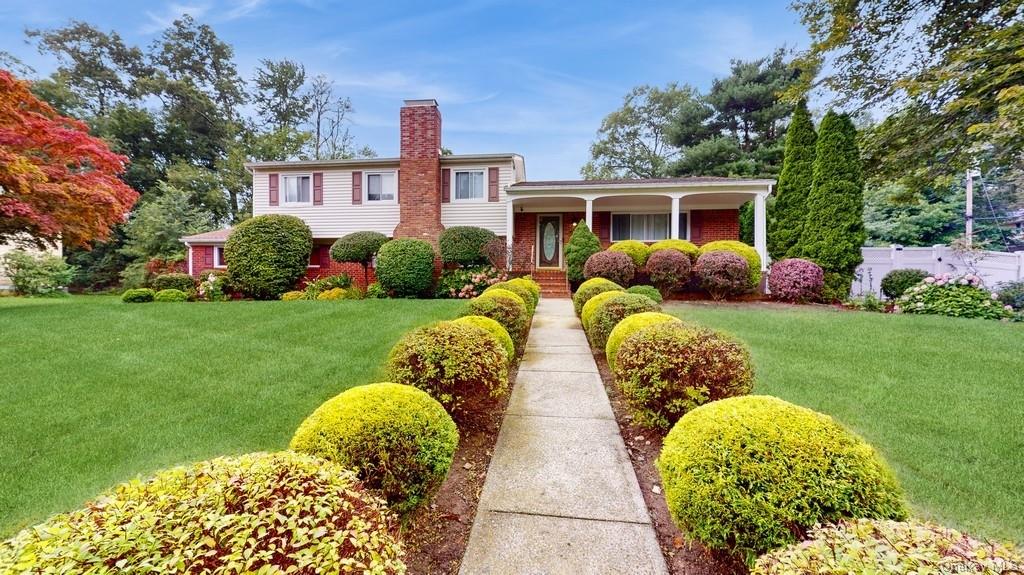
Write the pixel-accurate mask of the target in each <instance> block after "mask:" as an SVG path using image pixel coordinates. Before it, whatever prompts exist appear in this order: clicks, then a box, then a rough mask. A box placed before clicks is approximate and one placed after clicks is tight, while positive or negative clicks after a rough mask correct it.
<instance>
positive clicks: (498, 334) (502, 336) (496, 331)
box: [453, 315, 516, 362]
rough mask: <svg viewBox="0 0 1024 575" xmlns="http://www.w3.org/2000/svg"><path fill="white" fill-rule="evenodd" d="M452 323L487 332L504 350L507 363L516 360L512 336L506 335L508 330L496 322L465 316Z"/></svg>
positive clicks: (474, 316)
mask: <svg viewBox="0 0 1024 575" xmlns="http://www.w3.org/2000/svg"><path fill="white" fill-rule="evenodd" d="M453 321H454V322H455V323H468V324H470V325H475V326H477V327H481V328H483V329H485V330H487V331H488V332H490V334H491V335H493V336H494V337H495V338H497V340H498V343H500V344H501V346H502V347H503V348H505V353H506V354H507V355H508V360H509V362H512V361H513V360H514V359H515V358H516V344H515V342H513V341H512V336H510V335H509V334H508V330H507V329H505V327H504V326H502V325H501V324H500V323H498V322H497V321H495V320H493V319H491V318H489V317H485V316H482V315H466V316H462V317H460V318H459V319H456V320H453Z"/></svg>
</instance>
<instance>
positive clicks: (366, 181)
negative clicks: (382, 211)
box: [363, 170, 398, 205]
mask: <svg viewBox="0 0 1024 575" xmlns="http://www.w3.org/2000/svg"><path fill="white" fill-rule="evenodd" d="M384 174H392V175H393V176H394V182H395V189H394V196H395V198H394V199H393V200H371V199H370V176H378V175H384ZM363 203H364V204H375V205H388V204H397V203H398V170H376V171H373V172H363Z"/></svg>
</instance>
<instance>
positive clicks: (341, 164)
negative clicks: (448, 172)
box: [245, 152, 522, 171]
mask: <svg viewBox="0 0 1024 575" xmlns="http://www.w3.org/2000/svg"><path fill="white" fill-rule="evenodd" d="M521 157H522V156H520V155H519V154H515V153H511V152H509V153H500V154H453V155H449V156H441V163H442V164H452V163H459V162H479V161H490V160H511V159H514V158H521ZM400 161H401V158H350V159H344V160H290V161H283V162H246V163H245V168H246V169H248V170H250V171H251V170H254V169H260V170H265V169H275V168H317V167H321V168H346V167H355V166H393V165H398V163H399V162H400Z"/></svg>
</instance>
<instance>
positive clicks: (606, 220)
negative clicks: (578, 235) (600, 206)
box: [591, 212, 612, 243]
mask: <svg viewBox="0 0 1024 575" xmlns="http://www.w3.org/2000/svg"><path fill="white" fill-rule="evenodd" d="M594 227H595V228H597V239H598V240H599V241H601V242H602V243H604V242H609V241H611V239H612V213H611V212H594ZM591 231H594V230H591Z"/></svg>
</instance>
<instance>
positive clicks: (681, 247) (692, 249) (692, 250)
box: [650, 240, 700, 263]
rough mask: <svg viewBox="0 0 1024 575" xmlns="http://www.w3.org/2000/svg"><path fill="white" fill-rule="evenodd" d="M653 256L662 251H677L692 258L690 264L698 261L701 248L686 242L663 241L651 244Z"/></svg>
mask: <svg viewBox="0 0 1024 575" xmlns="http://www.w3.org/2000/svg"><path fill="white" fill-rule="evenodd" d="M650 249H651V254H654V252H656V251H660V250H675V251H677V252H680V253H683V254H686V255H687V256H688V257H689V258H690V263H694V262H696V261H697V256H699V255H700V248H698V247H697V246H696V245H695V244H694V243H692V242H688V241H686V240H661V241H659V242H654V243H653V244H651V247H650Z"/></svg>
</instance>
